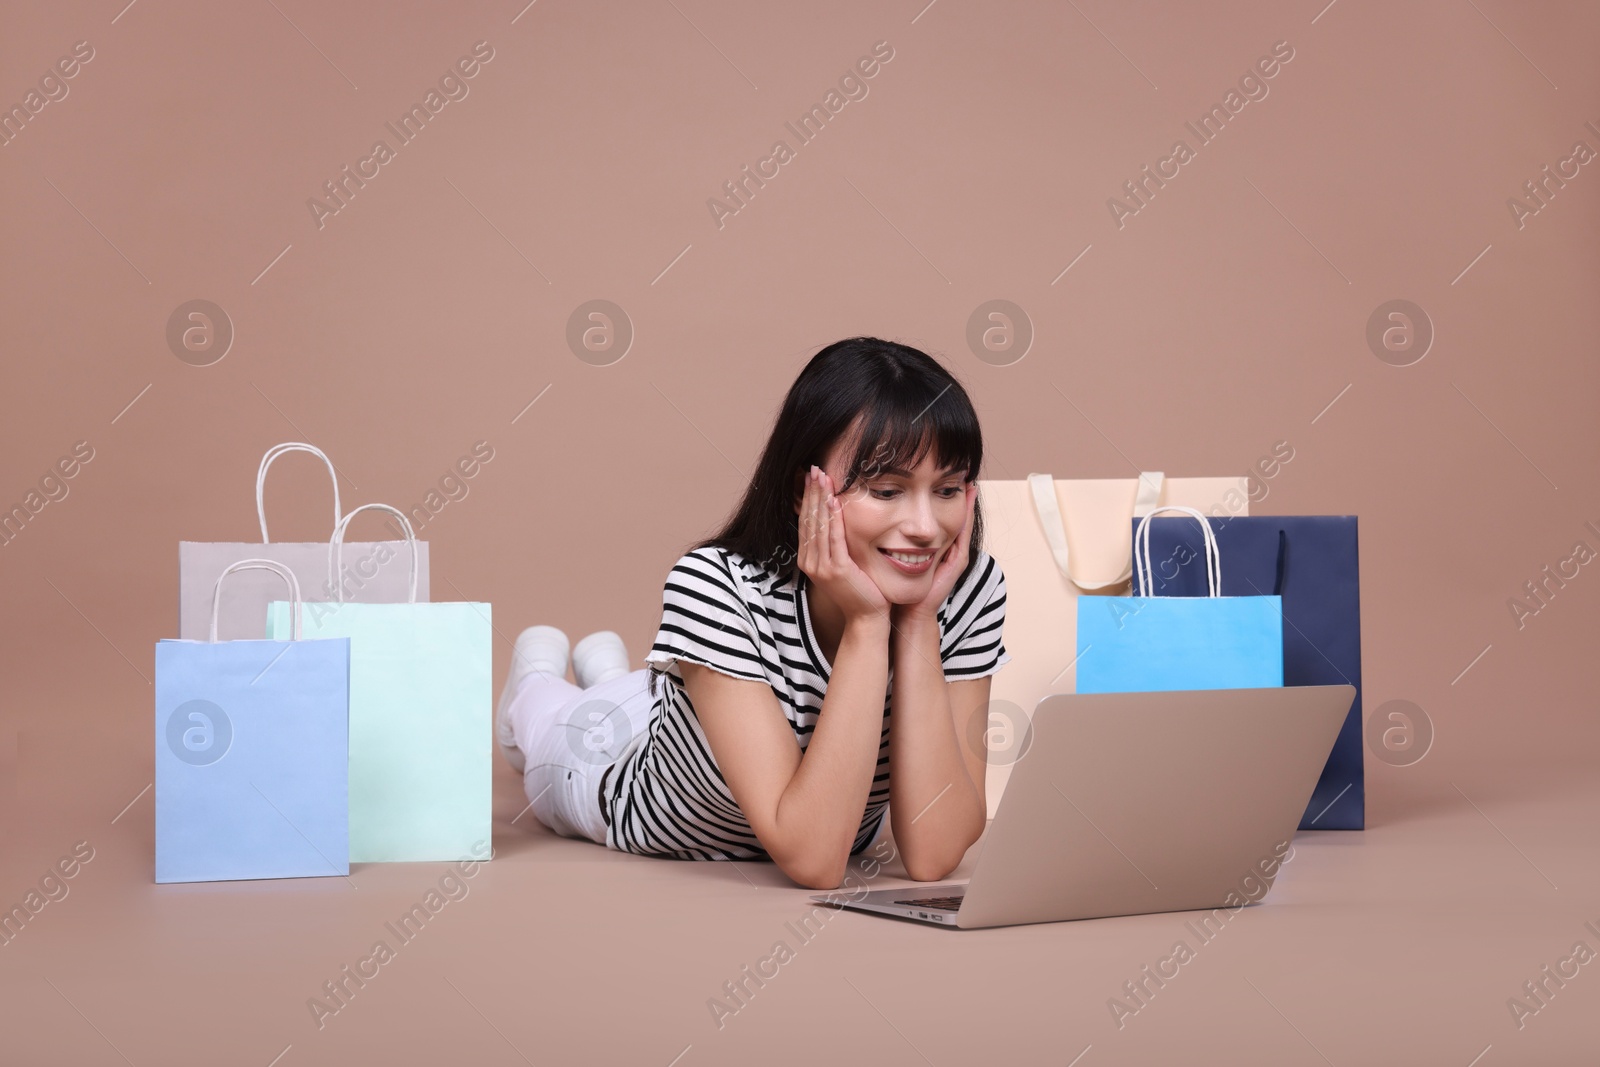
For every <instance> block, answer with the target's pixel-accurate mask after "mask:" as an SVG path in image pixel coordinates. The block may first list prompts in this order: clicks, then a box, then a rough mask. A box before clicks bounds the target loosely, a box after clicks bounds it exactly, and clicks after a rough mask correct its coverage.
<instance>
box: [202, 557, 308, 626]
mask: <svg viewBox="0 0 1600 1067" xmlns="http://www.w3.org/2000/svg"><path fill="white" fill-rule="evenodd" d="M234 571H271V572H272V573H273V574H276V575H277V576H278V577H280V578H282V579H283V580H284V582H285V583H286V584H287V585H288V586H289V612H290V615H289V619H290V623H289V640H291V641H298V640H300V582H299V581H298V580H297V579H296V578H295V576H294V571H292V570H290V569H289V568H288V567H285V566H284V565H283V564H281V563H279V562H278V561H277V560H274V559H241V560H240V561H239V562H237V563H231V564H229V565H228V566H227V567H226V568H224V569H223V572H222V573H221V574H219V575H217V584H216V585H215V586H214V587H212V590H211V637H210V639H209V640H210V643H212V644H215V643H216V640H217V609H218V608H220V607H221V606H222V580H223V579H224V578H226V577H227V576H228V575H230V574H232V573H233V572H234Z"/></svg>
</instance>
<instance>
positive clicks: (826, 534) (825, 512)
mask: <svg viewBox="0 0 1600 1067" xmlns="http://www.w3.org/2000/svg"><path fill="white" fill-rule="evenodd" d="M796 563H797V565H798V566H799V568H800V570H801V571H803V572H804V573H805V575H806V577H807V578H810V579H811V581H812V582H813V583H814V584H815V585H816V586H817V587H818V588H819V589H822V590H823V591H824V592H825V593H826V594H827V595H828V597H829V599H831V600H832V601H833V602H834V603H835V604H837V605H839V608H840V610H842V611H843V612H844V616H845V621H846V622H851V621H854V620H856V619H863V618H871V617H874V616H885V615H887V613H888V611H889V600H888V598H887V597H885V596H884V595H883V590H881V589H879V588H878V583H877V582H875V581H873V580H872V579H871V578H870V577H868V575H867V573H866V572H865V571H863V570H862V569H861V568H860V567H859V566H858V565H857V564H856V561H855V560H854V559H852V558H851V557H850V550H849V548H848V547H847V546H846V544H845V537H844V505H843V504H841V503H840V501H839V498H838V497H837V496H836V495H834V492H833V481H832V479H830V478H829V477H828V474H827V472H826V471H823V470H819V469H818V468H817V467H815V466H813V467H812V468H811V472H810V473H809V474H807V475H806V489H805V494H804V495H803V496H802V498H801V500H800V552H799V555H798V557H797V558H796Z"/></svg>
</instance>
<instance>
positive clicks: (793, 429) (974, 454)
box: [693, 337, 983, 586]
mask: <svg viewBox="0 0 1600 1067" xmlns="http://www.w3.org/2000/svg"><path fill="white" fill-rule="evenodd" d="M858 417H861V426H860V431H859V433H858V435H857V438H856V444H855V453H854V455H853V456H852V458H851V460H850V463H849V466H848V467H847V468H846V470H847V471H848V473H847V475H846V477H845V480H844V484H842V485H839V486H836V487H835V492H836V493H844V492H845V491H847V490H848V489H849V488H850V487H851V486H853V485H854V484H855V483H856V482H857V481H858V480H860V479H861V478H862V476H863V474H865V476H867V477H871V476H872V475H874V474H875V473H876V472H877V471H878V470H881V469H882V468H883V467H885V466H890V465H893V466H897V467H903V468H905V469H906V470H911V469H913V468H914V467H916V466H917V464H918V463H920V462H921V461H922V457H923V454H924V453H925V452H927V450H928V448H929V446H930V445H931V446H932V448H933V450H934V455H935V457H936V458H937V460H938V462H939V463H941V464H943V465H950V466H954V467H958V468H964V469H965V471H966V476H967V478H968V479H969V480H976V479H977V477H978V469H979V468H980V467H981V466H982V464H983V433H982V431H981V430H980V429H979V428H978V413H977V412H976V411H974V410H973V407H972V401H971V400H970V399H969V398H968V396H967V391H966V390H965V389H963V388H962V387H961V383H960V382H958V381H956V379H955V378H954V377H953V376H952V375H951V374H950V372H949V371H948V370H946V369H945V368H944V367H943V366H941V365H940V364H939V363H938V361H936V360H934V359H933V358H932V357H931V356H929V355H928V354H927V353H925V352H919V351H918V350H917V349H915V348H910V347H908V346H906V345H902V344H897V343H895V342H893V341H884V340H880V339H879V338H876V337H851V338H848V339H846V340H843V341H836V342H835V343H833V344H831V345H828V346H827V347H826V348H824V349H823V350H822V351H820V352H818V353H817V354H816V355H815V356H812V357H811V361H810V362H809V363H807V364H806V366H805V369H804V370H802V371H801V372H800V376H799V377H798V378H796V379H795V382H794V384H793V385H792V386H790V387H789V394H788V396H786V397H784V400H783V409H782V410H781V411H780V412H779V413H778V421H777V423H776V424H775V425H774V426H773V427H772V436H771V437H770V438H768V439H767V445H766V448H765V449H763V450H762V452H761V461H760V463H758V464H757V466H756V473H755V477H754V478H752V479H751V481H750V487H749V488H748V489H746V490H745V494H744V499H743V500H741V501H740V502H739V507H738V509H737V510H735V511H734V513H733V515H732V517H731V518H729V519H728V521H727V523H726V524H725V525H724V526H723V528H722V529H721V530H720V531H719V532H718V533H716V534H715V535H714V536H712V537H709V538H707V539H705V540H704V541H701V542H700V543H699V544H696V545H695V546H693V547H694V548H696V549H698V548H710V547H714V548H723V549H727V550H729V551H732V552H737V553H738V554H739V555H741V556H743V557H744V558H745V559H746V560H747V561H749V562H751V563H756V564H759V565H761V566H763V567H767V568H769V569H771V570H773V571H775V572H776V573H777V574H778V575H780V576H781V577H782V578H783V579H784V580H788V579H790V578H795V577H796V571H797V570H798V567H797V565H796V551H797V550H798V547H799V543H800V527H799V522H800V520H799V516H798V515H796V514H795V509H794V503H795V493H796V484H797V481H798V479H799V478H800V477H801V476H802V475H803V474H804V473H805V472H806V471H808V470H809V469H810V468H811V465H812V464H813V463H814V464H816V465H817V466H819V467H820V466H822V465H823V461H824V460H825V459H826V458H827V454H828V450H829V449H830V448H832V447H833V445H834V442H835V441H837V440H838V439H839V438H840V436H841V435H842V434H844V433H846V432H847V431H848V430H849V429H850V427H851V425H852V424H853V423H854V422H855V421H856V419H857V418H858ZM982 546H983V513H982V509H981V507H980V505H978V504H977V503H976V502H974V504H973V511H972V540H971V544H970V547H969V548H968V558H967V566H966V569H965V570H963V571H962V572H961V575H960V576H959V577H958V578H957V579H956V585H957V586H959V585H960V584H961V582H963V581H965V580H966V578H967V576H968V575H969V574H970V573H971V572H972V569H973V567H974V566H975V565H976V563H977V560H978V553H979V552H980V551H981V550H982Z"/></svg>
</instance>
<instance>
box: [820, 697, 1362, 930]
mask: <svg viewBox="0 0 1600 1067" xmlns="http://www.w3.org/2000/svg"><path fill="white" fill-rule="evenodd" d="M1355 695H1356V690H1355V687H1354V686H1351V685H1313V686H1292V687H1284V688H1260V689H1206V690H1173V691H1167V692H1154V693H1080V694H1057V695H1054V696H1048V697H1045V698H1044V699H1043V700H1041V701H1040V702H1039V706H1038V707H1037V708H1036V709H1035V711H1034V714H1033V720H1032V724H1031V727H1030V731H1031V743H1029V742H1027V741H1025V742H1024V744H1025V745H1026V746H1027V747H1025V748H1024V749H1023V754H1022V755H1021V757H1020V758H1019V759H1018V760H1017V761H1016V763H1015V764H1014V765H1013V766H1012V769H1011V778H1010V781H1009V782H1008V783H1007V785H1006V791H1005V794H1004V795H1003V796H1002V797H1001V798H1000V806H999V807H998V808H997V809H996V811H995V815H994V821H993V822H992V823H991V825H990V826H989V829H988V834H987V837H986V838H985V840H984V843H983V850H982V852H981V853H980V854H979V856H978V857H977V861H976V864H975V866H974V867H973V870H972V877H971V878H970V879H969V880H968V881H966V882H958V883H952V884H940V885H921V884H919V885H913V886H908V887H905V888H902V889H877V890H869V891H862V890H860V889H837V890H834V891H833V892H831V893H826V894H818V895H814V896H812V897H811V898H810V899H812V900H814V901H817V902H819V903H825V904H835V905H838V906H840V907H844V908H855V909H858V910H861V911H868V912H873V913H877V914H882V915H892V916H896V917H899V918H904V919H912V920H914V921H917V922H924V923H930V924H933V925H936V926H953V927H957V928H960V929H968V930H970V929H979V928H982V927H990V926H1014V925H1018V924H1021V923H1043V922H1061V921H1063V920H1068V919H1098V918H1104V917H1107V916H1112V915H1141V914H1145V913H1148V912H1163V911H1194V910H1201V909H1212V908H1222V907H1235V906H1238V905H1240V904H1242V903H1249V902H1253V901H1255V900H1260V899H1261V897H1262V896H1264V895H1265V893H1266V890H1267V889H1270V888H1271V885H1272V881H1273V878H1274V877H1275V876H1276V874H1277V868H1278V863H1279V862H1280V861H1281V860H1282V858H1283V856H1284V854H1285V852H1286V851H1287V849H1288V847H1289V842H1290V841H1291V840H1292V839H1293V837H1294V832H1295V828H1296V827H1297V826H1298V825H1299V823H1300V818H1301V816H1302V814H1303V813H1304V812H1305V810H1306V805H1307V804H1308V803H1310V800H1311V791H1312V789H1313V788H1314V787H1315V786H1316V784H1317V779H1318V778H1319V777H1320V776H1321V774H1322V767H1323V764H1324V763H1326V762H1327V759H1328V754H1329V752H1331V751H1332V750H1333V742H1334V740H1335V738H1336V737H1337V736H1338V734H1339V728H1340V727H1341V726H1342V725H1343V724H1344V720H1345V716H1346V714H1347V713H1348V712H1349V710H1350V706H1351V704H1352V702H1353V701H1354V700H1355Z"/></svg>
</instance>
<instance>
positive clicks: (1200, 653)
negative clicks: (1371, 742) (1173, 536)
mask: <svg viewBox="0 0 1600 1067" xmlns="http://www.w3.org/2000/svg"><path fill="white" fill-rule="evenodd" d="M1163 511H1181V512H1184V513H1186V514H1189V515H1192V516H1194V518H1196V519H1197V520H1199V522H1200V525H1201V527H1202V529H1203V530H1204V544H1205V555H1206V574H1207V588H1208V593H1209V595H1208V596H1205V597H1165V596H1133V597H1109V596H1086V597H1080V598H1079V599H1078V646H1077V660H1076V662H1077V667H1078V692H1080V693H1127V692H1156V691H1160V690H1170V689H1253V688H1261V687H1270V686H1281V685H1282V684H1283V611H1282V606H1281V602H1280V599H1279V598H1278V597H1276V596H1270V595H1268V596H1223V595H1222V593H1221V586H1222V563H1221V558H1220V555H1219V553H1218V552H1217V545H1216V540H1215V538H1214V537H1213V535H1212V532H1211V527H1210V524H1209V523H1207V521H1206V517H1205V515H1203V514H1202V513H1201V512H1199V511H1197V510H1196V509H1194V508H1187V507H1180V506H1176V505H1174V506H1171V507H1161V508H1156V509H1155V510H1153V511H1151V512H1150V513H1149V514H1147V515H1146V516H1145V517H1144V518H1143V519H1142V520H1141V521H1140V524H1139V531H1138V534H1137V535H1136V537H1135V540H1134V563H1135V566H1136V568H1137V570H1138V572H1139V575H1140V578H1139V582H1140V584H1139V588H1140V589H1149V588H1151V584H1150V580H1149V578H1148V577H1146V575H1148V574H1149V571H1150V549H1149V542H1148V533H1149V524H1150V518H1151V517H1152V516H1154V515H1156V514H1159V513H1160V512H1163Z"/></svg>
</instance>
